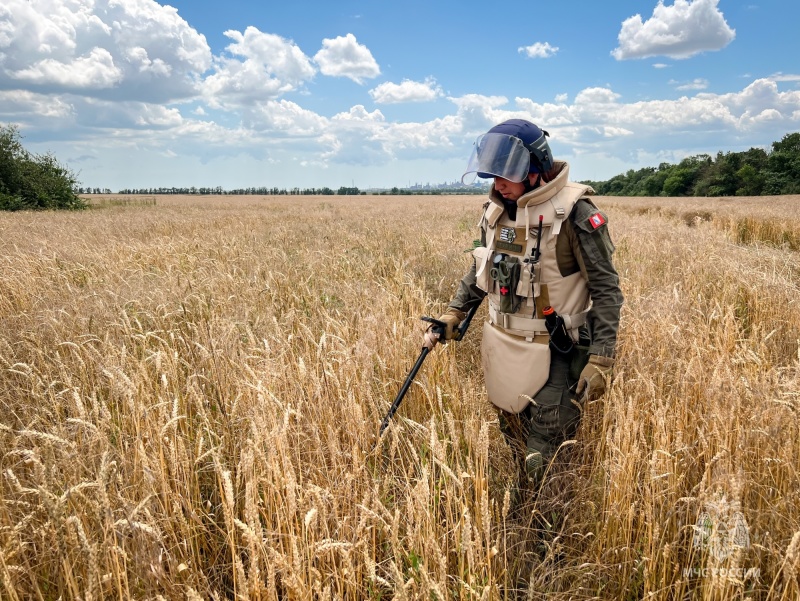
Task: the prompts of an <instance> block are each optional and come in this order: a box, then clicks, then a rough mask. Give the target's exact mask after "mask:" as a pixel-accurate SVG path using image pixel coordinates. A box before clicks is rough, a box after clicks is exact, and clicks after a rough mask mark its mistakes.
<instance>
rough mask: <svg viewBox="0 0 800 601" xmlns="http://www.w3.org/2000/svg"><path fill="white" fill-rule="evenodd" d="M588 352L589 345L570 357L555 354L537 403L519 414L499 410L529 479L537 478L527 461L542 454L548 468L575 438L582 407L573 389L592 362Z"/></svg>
mask: <svg viewBox="0 0 800 601" xmlns="http://www.w3.org/2000/svg"><path fill="white" fill-rule="evenodd" d="M587 351H588V347H587V346H583V345H580V346H578V345H576V346H575V347H573V349H572V351H571V352H570V353H569V354H568V355H562V354H559V353H557V352H553V353H552V356H551V359H550V375H549V377H548V380H547V383H546V384H545V385H544V386H543V387H542V389H541V390H540V391H539V392H538V393H537V394H536V396H534V397H533V401H534V402H533V403H531V404H529V405H528V406H527V407H526V408H525V410H524V411H522V412H521V413H519V414H516V415H514V414H511V413H507V412H505V411H503V410H498V412H499V417H500V430H501V431H502V432H503V435H504V436H505V439H506V442H507V443H508V444H509V446H510V447H511V450H512V452H513V454H514V459H515V460H516V461H517V462H518V463H519V465H520V469H521V471H522V473H526V471H527V472H528V476H529V477H536V476H535V475H534V474H531V473H530V472H531V466H530V464H529V465H527V466H526V458H530V457H531V455H532V454H536V453H539V454H540V458H541V459H540V461H541V462H542V465H547V463H549V462H550V460H551V459H552V458H553V457H554V456H555V454H556V451H557V450H558V447H559V446H560V445H561V443H562V442H564V441H565V440H568V439H570V438H572V437H574V436H575V432H576V430H577V428H578V424H579V423H580V419H581V411H582V407H580V405H579V404H578V403H577V401H574V400H573V399H574V395H575V392H574V390H575V386H576V384H577V382H578V379H579V377H580V373H581V370H582V369H583V368H584V367H585V365H586V363H587V362H588V360H589V356H588V352H587ZM529 463H530V462H529ZM526 467H527V470H526ZM540 475H541V474H538V476H540Z"/></svg>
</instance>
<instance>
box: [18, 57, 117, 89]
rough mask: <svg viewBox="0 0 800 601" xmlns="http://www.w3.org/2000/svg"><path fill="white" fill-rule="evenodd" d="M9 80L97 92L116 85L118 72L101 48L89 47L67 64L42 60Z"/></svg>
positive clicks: (112, 58)
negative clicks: (85, 52)
mask: <svg viewBox="0 0 800 601" xmlns="http://www.w3.org/2000/svg"><path fill="white" fill-rule="evenodd" d="M12 77H13V78H14V79H17V80H19V81H22V82H27V83H33V84H42V83H47V84H55V85H57V86H61V87H64V88H72V89H82V88H90V89H94V90H101V89H104V88H111V87H113V86H115V85H116V84H118V83H119V82H120V81H121V80H122V77H123V74H122V69H120V68H119V67H117V66H116V65H115V64H114V57H112V56H111V53H110V52H108V50H106V49H105V48H92V50H91V51H90V52H89V54H88V55H86V56H79V57H77V58H75V59H73V60H72V62H70V63H64V62H61V61H57V60H55V59H52V58H45V59H43V60H40V61H39V62H37V63H35V64H34V65H32V66H31V67H28V68H27V69H19V70H18V71H14V72H13V73H12Z"/></svg>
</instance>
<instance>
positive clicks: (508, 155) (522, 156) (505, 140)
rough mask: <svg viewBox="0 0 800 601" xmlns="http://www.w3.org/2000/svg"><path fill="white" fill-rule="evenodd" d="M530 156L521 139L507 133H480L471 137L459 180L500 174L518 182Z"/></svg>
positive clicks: (527, 165)
mask: <svg viewBox="0 0 800 601" xmlns="http://www.w3.org/2000/svg"><path fill="white" fill-rule="evenodd" d="M530 165H531V155H530V152H529V151H528V149H527V148H525V145H524V144H523V143H522V140H520V139H519V138H516V137H514V136H509V135H507V134H498V133H490V134H483V135H482V136H479V137H478V139H477V140H475V146H474V148H473V149H472V156H470V157H469V162H468V163H467V169H466V171H465V172H464V175H462V176H461V183H463V184H471V183H472V182H474V181H475V178H476V177H481V178H484V179H489V178H492V177H502V178H503V179H507V180H508V181H510V182H517V183H519V182H521V181H523V180H524V179H525V178H526V177H527V176H528V170H529V169H530Z"/></svg>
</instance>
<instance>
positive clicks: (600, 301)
mask: <svg viewBox="0 0 800 601" xmlns="http://www.w3.org/2000/svg"><path fill="white" fill-rule="evenodd" d="M572 218H573V219H572V221H573V223H574V224H575V233H576V234H577V241H578V246H579V247H580V255H581V257H580V258H581V260H582V262H583V265H584V267H585V270H586V271H585V273H586V280H587V284H588V287H589V294H590V296H591V299H592V308H591V309H590V311H589V315H588V318H587V325H588V328H589V335H590V337H591V340H592V342H591V345H590V347H589V354H590V355H602V356H604V357H614V352H615V350H616V347H617V332H618V331H619V318H620V310H621V309H622V304H623V302H624V299H623V296H622V290H621V289H620V285H619V275H618V274H617V270H616V268H615V267H614V262H613V254H614V243H613V242H612V241H611V235H610V233H609V231H608V218H607V217H606V215H605V214H604V213H602V212H601V211H598V210H597V208H596V207H594V206H593V205H592V204H591V203H589V202H586V201H578V203H577V204H576V205H575V210H574V211H573V213H572Z"/></svg>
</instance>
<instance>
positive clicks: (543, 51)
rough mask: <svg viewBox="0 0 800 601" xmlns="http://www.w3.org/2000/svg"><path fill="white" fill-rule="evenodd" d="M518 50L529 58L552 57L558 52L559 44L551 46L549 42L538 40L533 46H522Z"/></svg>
mask: <svg viewBox="0 0 800 601" xmlns="http://www.w3.org/2000/svg"><path fill="white" fill-rule="evenodd" d="M517 52H519V53H520V54H525V55H526V56H527V57H528V58H550V57H551V56H555V54H556V52H558V46H551V45H550V43H549V42H536V43H535V44H532V45H531V46H520V47H519V48H517Z"/></svg>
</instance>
